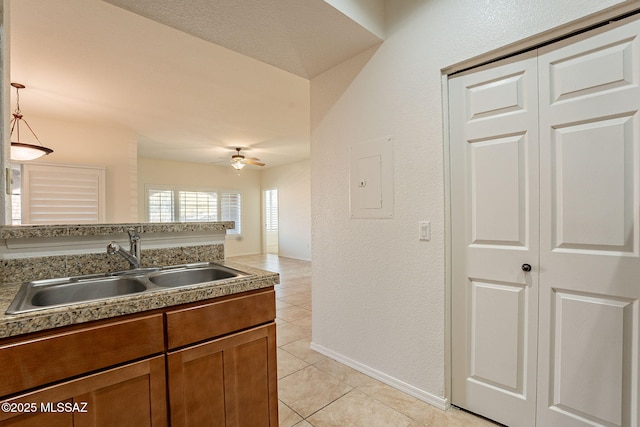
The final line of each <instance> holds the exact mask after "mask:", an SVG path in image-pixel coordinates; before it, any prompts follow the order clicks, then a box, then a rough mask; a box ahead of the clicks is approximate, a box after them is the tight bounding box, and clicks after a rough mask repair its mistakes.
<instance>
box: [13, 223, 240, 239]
mask: <svg viewBox="0 0 640 427" xmlns="http://www.w3.org/2000/svg"><path fill="white" fill-rule="evenodd" d="M233 227H235V224H234V222H233V221H218V222H168V223H167V222H160V223H130V224H79V225H16V226H0V239H26V238H37V237H40V238H42V237H74V236H76V237H77V236H101V235H110V234H118V233H126V232H127V230H128V229H130V228H134V229H136V230H137V231H138V232H140V233H179V232H189V231H224V230H229V229H232V228H233Z"/></svg>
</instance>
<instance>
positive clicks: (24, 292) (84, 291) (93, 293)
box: [7, 277, 147, 314]
mask: <svg viewBox="0 0 640 427" xmlns="http://www.w3.org/2000/svg"><path fill="white" fill-rule="evenodd" d="M146 290H147V286H146V285H145V284H144V283H143V282H142V281H140V280H137V279H134V278H132V277H105V278H96V279H85V280H74V279H63V280H40V281H35V282H29V283H25V284H24V285H22V287H21V288H20V290H19V291H18V295H16V298H15V299H14V301H13V302H12V303H11V305H10V306H9V309H8V310H7V314H15V313H22V312H25V311H29V310H35V309H39V308H44V307H53V306H58V305H65V304H71V303H75V302H84V301H93V300H99V299H104V298H112V297H117V296H122V295H129V294H134V293H138V292H143V291H146Z"/></svg>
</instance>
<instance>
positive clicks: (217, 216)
mask: <svg viewBox="0 0 640 427" xmlns="http://www.w3.org/2000/svg"><path fill="white" fill-rule="evenodd" d="M146 193H147V219H148V221H149V222H210V221H234V222H235V224H236V228H234V229H232V230H228V231H227V233H228V234H240V231H241V217H242V211H241V207H242V202H241V199H242V197H241V194H240V193H239V192H237V191H221V190H200V189H198V190H196V189H189V188H178V187H166V186H147V187H146Z"/></svg>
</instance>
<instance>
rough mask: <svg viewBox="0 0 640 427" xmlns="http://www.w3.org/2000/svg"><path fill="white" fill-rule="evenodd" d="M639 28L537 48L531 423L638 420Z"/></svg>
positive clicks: (631, 25) (628, 25)
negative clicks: (535, 347)
mask: <svg viewBox="0 0 640 427" xmlns="http://www.w3.org/2000/svg"><path fill="white" fill-rule="evenodd" d="M639 34H640V22H638V21H629V22H623V23H616V24H612V25H609V26H607V27H605V28H603V29H601V30H599V31H598V32H597V33H596V34H595V35H594V34H593V33H590V34H586V35H582V36H580V37H578V39H577V40H576V39H570V40H566V41H564V42H562V43H560V44H556V45H552V46H549V47H546V48H544V49H541V51H540V56H539V79H540V166H541V167H540V208H541V210H540V230H541V235H540V266H541V270H540V288H539V289H540V294H539V298H540V331H539V333H540V339H539V349H540V352H539V369H538V422H537V424H538V425H540V426H567V427H571V426H593V425H603V426H636V425H638V421H639V408H640V398H639V396H640V393H639V391H640V388H639V387H640V386H639V384H638V382H639V367H640V366H639V363H640V353H639V352H638V344H639V342H640V331H639V329H640V328H639V321H638V319H639V317H638V316H639V314H640V313H639V312H638V309H639V299H640V284H639V278H640V257H639V255H640V245H639V243H640V242H639V231H640V217H639V215H640V208H639V206H640V202H639V201H640V88H639V84H640V38H639V36H638V35H639Z"/></svg>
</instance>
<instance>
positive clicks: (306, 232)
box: [262, 161, 311, 261]
mask: <svg viewBox="0 0 640 427" xmlns="http://www.w3.org/2000/svg"><path fill="white" fill-rule="evenodd" d="M270 188H277V189H278V216H279V224H278V227H279V230H278V235H279V236H278V238H279V242H278V243H279V253H278V254H279V255H280V256H284V257H288V258H296V259H303V260H309V261H310V260H311V162H310V161H304V162H298V163H294V164H290V165H286V166H280V167H276V168H269V169H265V170H264V171H262V189H263V190H266V189H270Z"/></svg>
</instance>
